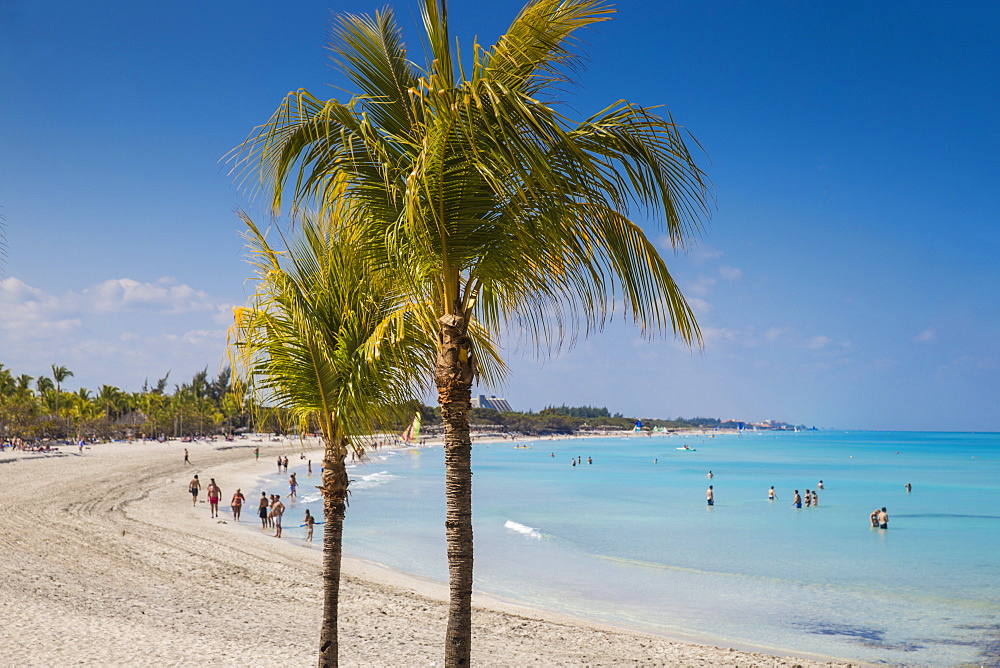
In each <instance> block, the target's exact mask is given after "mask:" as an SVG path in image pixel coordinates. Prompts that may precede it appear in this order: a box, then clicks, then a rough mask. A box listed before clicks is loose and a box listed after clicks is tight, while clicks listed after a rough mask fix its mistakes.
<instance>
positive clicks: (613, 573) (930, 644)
mask: <svg viewBox="0 0 1000 668" xmlns="http://www.w3.org/2000/svg"><path fill="white" fill-rule="evenodd" d="M525 444H526V445H529V446H530V447H527V448H524V447H520V448H515V447H514V446H515V445H525ZM684 444H687V445H689V446H690V447H692V448H695V451H693V452H690V451H684V450H678V449H677V448H679V447H681V446H683V445H684ZM576 457H580V458H582V463H581V464H579V465H577V466H572V465H571V463H570V462H571V459H572V458H576ZM588 457H589V458H592V460H593V464H588ZM654 460H655V462H656V463H654ZM295 464H296V466H294V467H293V470H295V471H296V472H297V474H298V477H299V479H300V481H301V483H302V487H301V489H303V490H309V489H311V485H310V484H309V483H310V479H309V478H308V477H307V475H306V471H305V466H304V464H303V465H299V464H300V462H299V461H298V460H297V461H296V462H295ZM710 470H711V471H712V472H713V474H714V477H713V478H712V479H710V480H709V479H707V478H706V474H707V472H708V471H710ZM473 471H474V480H473V490H474V514H473V517H474V530H475V541H476V572H475V573H476V574H475V582H476V588H477V590H480V591H483V592H486V593H489V594H491V595H494V596H496V597H500V598H505V599H508V600H512V601H517V602H521V603H525V604H529V605H533V606H539V607H544V608H549V609H553V610H558V611H561V612H566V613H571V614H574V615H578V616H582V617H586V618H589V619H593V620H598V621H602V622H608V623H612V624H617V625H625V626H629V627H632V628H636V629H640V630H644V631H649V632H653V633H664V634H668V635H673V636H682V637H690V638H693V639H697V640H704V641H709V642H711V643H713V644H717V645H721V646H741V647H758V648H763V649H766V650H768V651H772V652H777V653H799V654H808V655H820V656H825V657H832V658H839V659H854V660H860V661H868V662H877V663H878V662H881V663H887V664H908V665H947V666H951V665H963V664H975V665H1000V494H998V492H1000V435H998V434H955V433H883V432H856V433H852V432H798V433H775V432H756V433H755V432H748V433H744V434H743V435H741V436H736V435H719V436H715V437H707V436H706V437H678V436H651V437H650V436H641V435H633V436H629V437H613V438H595V439H576V440H541V441H523V440H522V441H518V442H516V443H512V442H507V443H500V444H479V445H476V446H475V447H474V451H473ZM318 472H319V470H318V467H316V474H317V475H318ZM351 477H352V480H353V483H352V485H351V490H352V495H351V505H350V508H349V509H348V516H347V522H346V525H345V532H344V533H345V536H344V541H345V551H346V552H347V553H348V554H351V555H354V556H358V557H361V558H364V559H368V560H372V561H376V562H380V563H383V564H386V565H388V566H390V567H393V568H396V569H398V570H401V571H405V572H409V573H413V574H416V575H418V576H421V577H424V578H429V579H433V580H439V581H442V582H445V581H447V567H446V557H445V543H444V506H445V501H444V464H443V452H442V449H441V448H440V447H430V448H422V449H411V450H406V451H394V452H381V453H378V454H376V455H375V456H374V457H373V458H372V461H370V462H368V463H366V464H363V465H358V466H355V467H353V468H352V469H351ZM286 479H287V476H285V475H282V476H278V475H272V476H270V477H267V478H266V479H264V480H262V481H261V484H262V489H264V488H266V487H267V486H268V485H273V486H274V488H275V489H278V488H282V487H284V488H285V489H287V487H286V486H285V484H284V481H285V480H286ZM820 480H822V481H823V483H824V488H825V489H823V490H820V491H819V505H818V506H816V507H810V508H806V507H803V508H802V509H794V508H792V507H791V501H792V495H793V490H795V489H798V490H799V492H800V493H802V494H803V495H804V493H805V490H806V489H816V488H817V487H818V482H819V481H820ZM906 483H910V484H911V485H912V491H911V492H907V491H906V489H905V487H904V485H905V484H906ZM709 484H711V485H713V487H714V492H715V499H716V503H715V506H713V507H708V506H707V505H706V502H705V490H706V488H707V487H708V485H709ZM771 485H774V488H775V491H776V492H777V495H778V500H777V501H774V502H769V501H768V500H767V491H768V488H769V487H770V486H771ZM882 506H885V507H886V508H887V510H888V514H889V527H888V529H887V530H880V529H873V528H871V526H870V523H869V519H868V516H869V514H870V513H871V511H872V510H873V509H875V508H877V507H878V508H880V507H882ZM306 507H308V508H310V509H311V510H312V511H313V513H315V514H321V504H320V501H319V498H318V496H317V495H316V494H315V493H312V494H306V495H305V496H303V497H302V498H301V499H299V500H298V501H297V502H293V503H291V504H289V512H290V515H291V519H292V520H293V521H286V526H297V524H298V521H297V520H299V518H300V517H301V516H302V515H303V514H304V512H303V511H304V509H305V508H306ZM301 531H303V530H301V529H293V530H287V531H286V532H285V534H286V536H289V537H293V538H294V537H296V536H297V535H298V533H297V532H299V533H300V532H301ZM319 539H320V537H319V536H317V540H319Z"/></svg>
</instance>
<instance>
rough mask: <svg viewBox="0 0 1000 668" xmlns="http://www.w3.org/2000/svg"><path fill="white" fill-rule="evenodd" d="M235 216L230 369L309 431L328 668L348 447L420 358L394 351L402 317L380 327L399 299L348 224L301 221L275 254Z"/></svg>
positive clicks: (405, 397)
mask: <svg viewBox="0 0 1000 668" xmlns="http://www.w3.org/2000/svg"><path fill="white" fill-rule="evenodd" d="M243 219H244V221H245V223H246V225H247V227H248V229H249V232H248V234H247V239H248V241H249V245H250V249H251V254H252V259H251V263H252V264H253V265H254V266H255V268H256V273H257V289H256V293H255V294H254V295H253V296H252V297H251V300H250V304H249V305H248V306H247V307H246V308H243V309H241V310H238V311H237V314H236V322H235V324H234V325H233V328H232V330H231V335H230V341H231V343H232V347H231V350H232V351H233V355H232V357H233V369H234V372H235V375H236V377H237V378H238V379H239V382H240V383H241V384H244V385H246V386H247V387H248V389H249V391H250V393H251V394H253V395H255V398H256V400H257V401H256V402H255V403H257V404H258V405H260V404H266V405H271V406H276V407H277V408H278V409H279V411H281V412H284V413H286V414H289V415H291V416H293V417H294V419H296V420H297V421H298V424H299V426H300V430H301V431H306V430H308V426H309V424H310V423H316V424H318V425H319V432H320V434H321V435H322V438H323V443H324V446H325V454H324V459H323V484H322V487H320V489H321V490H322V492H323V509H324V515H325V521H326V526H325V528H324V538H323V566H324V567H323V582H324V598H323V600H324V604H323V625H322V628H321V631H320V650H319V665H320V666H336V665H337V654H338V642H337V608H338V598H339V587H340V563H341V539H342V535H343V522H344V515H345V511H346V505H347V491H348V484H349V481H348V478H347V468H346V462H345V460H346V457H347V454H348V452H349V451H350V450H353V451H354V452H355V453H357V454H363V453H364V451H365V448H366V446H367V445H368V441H367V440H366V436H370V435H371V434H373V433H375V432H376V430H377V429H378V428H379V427H380V426H381V427H383V428H384V425H385V423H386V421H387V420H391V419H393V418H397V419H398V418H399V416H400V415H401V411H402V410H404V407H406V408H409V407H410V406H412V402H414V401H415V400H416V399H417V397H418V396H420V395H419V394H418V393H417V390H418V389H420V382H419V379H420V378H427V374H428V372H429V364H428V363H427V361H428V360H429V359H430V354H429V350H427V349H423V348H421V346H420V345H412V344H410V343H409V341H408V340H407V341H405V343H406V345H403V343H404V339H408V338H410V337H411V336H412V329H413V324H412V322H407V321H406V320H404V321H401V324H402V327H401V328H400V329H387V328H386V327H385V324H384V322H383V321H384V320H385V318H386V315H387V314H389V313H392V312H394V311H396V310H398V309H399V305H400V298H401V295H400V293H399V292H398V290H396V288H395V287H394V284H393V282H392V281H391V280H390V278H389V276H387V275H385V274H374V273H373V272H372V270H371V267H370V266H369V263H368V262H367V261H366V260H365V259H364V257H363V255H361V254H360V253H358V252H357V251H358V238H357V236H356V234H354V232H353V231H352V230H351V229H349V228H348V229H345V230H341V231H338V232H336V233H335V232H334V231H333V228H332V227H331V226H330V225H329V224H328V223H325V222H316V221H313V220H311V219H308V218H307V219H304V220H303V221H302V223H301V228H300V229H299V230H298V235H297V236H296V237H295V238H294V239H292V240H290V241H289V242H286V243H285V248H284V249H283V251H277V250H275V249H274V248H272V246H271V245H270V244H269V243H268V241H267V240H266V238H265V236H264V235H263V234H262V233H261V232H260V230H259V229H258V228H257V226H256V225H255V224H254V223H253V222H252V221H251V220H250V219H249V218H247V217H246V216H243ZM282 256H284V259H282ZM407 320H410V321H412V318H409V319H407Z"/></svg>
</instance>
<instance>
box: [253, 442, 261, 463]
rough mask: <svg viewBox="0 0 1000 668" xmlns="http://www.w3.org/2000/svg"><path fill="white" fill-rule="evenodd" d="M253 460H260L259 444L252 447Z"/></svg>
mask: <svg viewBox="0 0 1000 668" xmlns="http://www.w3.org/2000/svg"><path fill="white" fill-rule="evenodd" d="M253 460H254V461H255V462H258V461H260V446H259V445H258V446H257V447H256V448H254V449H253Z"/></svg>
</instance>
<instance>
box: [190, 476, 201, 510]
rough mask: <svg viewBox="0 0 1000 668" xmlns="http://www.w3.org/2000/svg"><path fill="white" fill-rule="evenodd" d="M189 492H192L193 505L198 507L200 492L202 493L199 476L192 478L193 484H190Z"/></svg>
mask: <svg viewBox="0 0 1000 668" xmlns="http://www.w3.org/2000/svg"><path fill="white" fill-rule="evenodd" d="M188 491H189V492H191V496H192V499H191V505H192V506H197V505H198V492H199V491H201V482H200V481H199V480H198V476H195V477H193V478H191V482H189V483H188Z"/></svg>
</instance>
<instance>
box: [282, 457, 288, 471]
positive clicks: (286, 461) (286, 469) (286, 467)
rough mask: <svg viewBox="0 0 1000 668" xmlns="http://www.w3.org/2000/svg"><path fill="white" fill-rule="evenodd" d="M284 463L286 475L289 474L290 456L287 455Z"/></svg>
mask: <svg viewBox="0 0 1000 668" xmlns="http://www.w3.org/2000/svg"><path fill="white" fill-rule="evenodd" d="M282 463H283V464H284V467H285V473H288V455H285V459H284V461H283V462H282Z"/></svg>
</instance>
